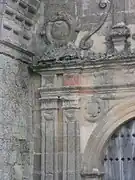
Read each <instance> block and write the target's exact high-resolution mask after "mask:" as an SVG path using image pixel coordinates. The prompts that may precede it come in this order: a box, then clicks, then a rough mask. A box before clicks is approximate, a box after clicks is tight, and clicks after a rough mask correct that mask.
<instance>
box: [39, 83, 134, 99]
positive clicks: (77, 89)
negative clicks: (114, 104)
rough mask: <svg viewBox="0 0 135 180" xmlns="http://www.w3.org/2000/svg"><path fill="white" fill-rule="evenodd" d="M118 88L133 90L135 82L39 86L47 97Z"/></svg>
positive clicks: (104, 93)
mask: <svg viewBox="0 0 135 180" xmlns="http://www.w3.org/2000/svg"><path fill="white" fill-rule="evenodd" d="M118 89H119V91H120V92H125V93H126V92H135V84H130V85H127V84H121V85H104V86H103V85H102V86H93V87H90V86H74V87H65V86H64V87H59V88H45V87H41V88H39V91H40V93H41V94H42V96H44V97H46V96H47V97H48V94H49V95H52V96H54V97H61V96H63V95H67V96H68V95H71V93H72V94H78V95H79V94H80V95H81V94H87V95H91V94H94V93H96V94H101V95H107V94H110V93H115V92H116V91H117V90H118Z"/></svg>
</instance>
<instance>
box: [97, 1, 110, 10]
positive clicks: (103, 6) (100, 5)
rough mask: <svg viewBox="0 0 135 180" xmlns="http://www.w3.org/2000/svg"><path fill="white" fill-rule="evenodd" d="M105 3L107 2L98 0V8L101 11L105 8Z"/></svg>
mask: <svg viewBox="0 0 135 180" xmlns="http://www.w3.org/2000/svg"><path fill="white" fill-rule="evenodd" d="M107 2H108V0H100V2H99V7H100V8H101V9H104V8H106V6H107Z"/></svg>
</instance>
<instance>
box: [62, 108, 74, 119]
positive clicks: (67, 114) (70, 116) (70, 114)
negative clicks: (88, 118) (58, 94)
mask: <svg viewBox="0 0 135 180" xmlns="http://www.w3.org/2000/svg"><path fill="white" fill-rule="evenodd" d="M64 115H65V117H66V120H65V121H66V122H73V121H75V110H74V109H68V110H64Z"/></svg>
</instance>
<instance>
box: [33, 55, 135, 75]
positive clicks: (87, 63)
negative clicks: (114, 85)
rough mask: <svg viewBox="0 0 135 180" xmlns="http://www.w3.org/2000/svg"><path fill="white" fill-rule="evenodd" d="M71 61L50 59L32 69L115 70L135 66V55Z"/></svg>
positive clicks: (99, 56) (84, 58)
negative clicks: (103, 68) (99, 68)
mask: <svg viewBox="0 0 135 180" xmlns="http://www.w3.org/2000/svg"><path fill="white" fill-rule="evenodd" d="M67 57H68V58H69V59H65V58H63V60H61V59H55V58H54V59H50V60H47V61H45V60H41V61H40V60H39V61H38V62H37V63H36V64H33V65H32V66H31V68H32V69H33V71H35V72H38V71H41V72H42V71H44V70H45V71H54V70H55V71H57V70H63V69H64V70H66V69H76V70H78V69H80V70H82V69H86V68H90V69H93V68H96V67H104V66H107V67H108V68H109V67H111V68H113V67H114V68H115V67H117V66H118V65H123V66H127V65H130V64H131V63H132V65H135V53H131V52H129V53H126V52H122V53H114V54H112V55H109V54H91V55H90V54H89V56H87V57H83V58H82V59H81V58H80V57H70V56H67Z"/></svg>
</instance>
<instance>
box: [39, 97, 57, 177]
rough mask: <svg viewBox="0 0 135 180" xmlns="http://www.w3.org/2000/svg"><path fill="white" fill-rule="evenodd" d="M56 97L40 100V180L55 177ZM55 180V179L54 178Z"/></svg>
mask: <svg viewBox="0 0 135 180" xmlns="http://www.w3.org/2000/svg"><path fill="white" fill-rule="evenodd" d="M57 101H58V98H57V97H51V96H49V97H46V96H42V97H41V98H40V102H41V134H42V135H41V137H42V150H41V151H42V164H41V169H42V173H41V174H42V180H43V179H53V178H54V177H55V178H56V177H57V173H55V172H56V169H57V153H56V151H57V148H56V146H57V145H56V141H55V139H56V134H57V132H56V129H57V128H56V126H57V109H58V107H57ZM56 179H57V178H56Z"/></svg>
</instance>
